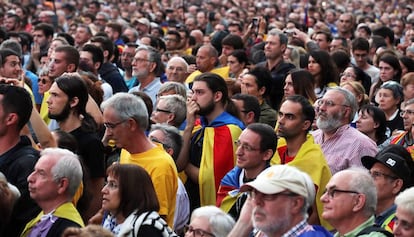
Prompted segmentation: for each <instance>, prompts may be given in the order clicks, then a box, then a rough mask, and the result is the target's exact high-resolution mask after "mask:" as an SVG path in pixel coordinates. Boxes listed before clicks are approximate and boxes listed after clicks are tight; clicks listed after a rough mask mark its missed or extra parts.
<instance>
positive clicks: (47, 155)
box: [21, 148, 84, 236]
mask: <svg viewBox="0 0 414 237" xmlns="http://www.w3.org/2000/svg"><path fill="white" fill-rule="evenodd" d="M82 175H83V174H82V167H81V164H80V162H79V159H78V157H77V156H76V155H75V154H73V153H72V152H70V151H68V150H65V149H61V148H47V149H45V150H43V151H42V153H41V157H40V159H39V161H38V162H37V163H36V165H35V168H34V171H33V172H32V173H31V174H30V175H29V177H28V178H27V181H28V182H29V192H30V197H31V198H33V200H35V201H36V202H37V204H38V205H39V206H40V208H42V211H41V212H40V213H39V215H38V216H37V217H36V218H34V219H33V220H31V221H30V222H29V223H28V224H27V225H26V227H25V229H24V230H23V233H22V235H21V236H61V235H62V233H63V231H64V230H65V229H66V228H67V227H70V226H73V227H83V226H84V224H83V221H82V218H81V216H80V214H79V212H78V211H77V210H76V208H75V206H74V205H73V204H72V202H71V201H72V199H73V196H74V195H75V193H76V191H77V189H78V187H79V185H80V183H81V181H82Z"/></svg>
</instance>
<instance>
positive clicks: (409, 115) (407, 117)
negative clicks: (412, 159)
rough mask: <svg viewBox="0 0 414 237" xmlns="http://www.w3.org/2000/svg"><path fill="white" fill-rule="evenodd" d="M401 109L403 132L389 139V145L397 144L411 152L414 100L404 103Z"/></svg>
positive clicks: (413, 140) (413, 142) (413, 143)
mask: <svg viewBox="0 0 414 237" xmlns="http://www.w3.org/2000/svg"><path fill="white" fill-rule="evenodd" d="M401 107H402V108H403V109H402V110H401V111H400V116H401V118H402V119H403V123H404V131H398V133H397V134H395V135H393V136H392V137H391V141H390V143H391V144H398V145H401V146H403V147H405V148H407V150H408V151H410V152H411V150H412V149H413V145H414V139H413V134H412V132H411V129H412V127H413V123H414V99H409V100H407V101H405V102H404V103H403V104H402V105H401Z"/></svg>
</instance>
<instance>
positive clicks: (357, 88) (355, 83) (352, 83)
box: [341, 81, 369, 108]
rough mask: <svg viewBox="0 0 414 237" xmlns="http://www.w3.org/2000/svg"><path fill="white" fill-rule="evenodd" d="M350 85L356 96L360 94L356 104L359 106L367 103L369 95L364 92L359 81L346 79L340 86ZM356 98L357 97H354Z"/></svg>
mask: <svg viewBox="0 0 414 237" xmlns="http://www.w3.org/2000/svg"><path fill="white" fill-rule="evenodd" d="M344 86H350V87H351V88H352V89H353V90H354V91H355V92H356V93H357V96H362V100H361V101H360V102H359V101H358V106H359V107H360V108H361V107H362V106H363V105H366V104H368V103H369V97H368V95H367V94H366V92H365V89H364V86H363V85H362V84H361V82H359V81H346V82H343V83H341V87H344ZM356 99H358V98H356Z"/></svg>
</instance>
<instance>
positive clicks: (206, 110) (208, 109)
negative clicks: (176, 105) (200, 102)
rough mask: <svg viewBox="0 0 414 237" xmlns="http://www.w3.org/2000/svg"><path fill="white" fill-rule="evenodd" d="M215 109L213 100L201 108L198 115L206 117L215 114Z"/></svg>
mask: <svg viewBox="0 0 414 237" xmlns="http://www.w3.org/2000/svg"><path fill="white" fill-rule="evenodd" d="M214 107H215V105H214V101H212V100H211V101H210V102H209V103H208V104H207V105H206V106H205V107H201V106H200V110H199V111H198V112H197V113H198V114H199V115H201V116H206V115H208V114H210V113H211V112H213V110H214Z"/></svg>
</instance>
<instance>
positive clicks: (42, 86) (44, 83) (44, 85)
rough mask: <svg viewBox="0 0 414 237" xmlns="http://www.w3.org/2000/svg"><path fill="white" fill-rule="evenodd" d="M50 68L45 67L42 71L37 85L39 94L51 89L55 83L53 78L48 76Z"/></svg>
mask: <svg viewBox="0 0 414 237" xmlns="http://www.w3.org/2000/svg"><path fill="white" fill-rule="evenodd" d="M48 74H49V70H47V69H44V70H42V72H41V73H40V76H39V80H38V81H37V85H38V86H39V94H40V95H43V94H44V93H45V92H47V91H49V89H50V87H51V86H52V84H53V80H52V79H51V78H50V77H49V76H48Z"/></svg>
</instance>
